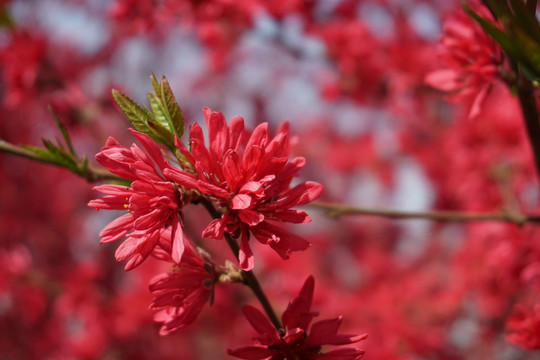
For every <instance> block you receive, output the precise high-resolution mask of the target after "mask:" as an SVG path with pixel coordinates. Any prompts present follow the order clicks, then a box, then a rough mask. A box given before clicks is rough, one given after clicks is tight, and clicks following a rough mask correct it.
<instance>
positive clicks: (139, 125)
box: [112, 89, 153, 135]
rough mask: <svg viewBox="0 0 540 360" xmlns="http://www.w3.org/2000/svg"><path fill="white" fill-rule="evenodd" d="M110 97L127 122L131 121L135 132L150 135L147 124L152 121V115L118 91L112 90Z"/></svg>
mask: <svg viewBox="0 0 540 360" xmlns="http://www.w3.org/2000/svg"><path fill="white" fill-rule="evenodd" d="M112 96H113V98H114V100H115V101H116V103H117V104H118V106H120V109H122V111H123V112H124V114H126V116H127V118H128V119H129V121H131V124H132V125H133V127H134V128H135V130H137V131H140V132H142V133H144V134H147V135H150V134H149V132H150V131H149V128H148V122H149V121H152V120H153V119H152V114H150V112H149V111H148V110H147V109H144V108H142V107H141V106H140V105H139V104H137V103H136V102H135V101H133V100H132V99H131V98H129V97H128V96H127V95H125V94H123V93H121V92H120V91H118V90H115V89H113V90H112Z"/></svg>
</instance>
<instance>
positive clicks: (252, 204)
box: [165, 108, 322, 270]
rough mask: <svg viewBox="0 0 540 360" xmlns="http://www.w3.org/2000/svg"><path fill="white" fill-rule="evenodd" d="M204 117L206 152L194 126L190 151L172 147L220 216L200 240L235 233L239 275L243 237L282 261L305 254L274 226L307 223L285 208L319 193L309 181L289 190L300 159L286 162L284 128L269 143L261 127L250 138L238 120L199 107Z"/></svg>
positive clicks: (296, 240)
mask: <svg viewBox="0 0 540 360" xmlns="http://www.w3.org/2000/svg"><path fill="white" fill-rule="evenodd" d="M204 117H205V121H206V126H207V128H208V140H209V141H208V142H209V146H208V147H206V145H205V142H204V135H203V131H202V129H201V128H200V126H199V125H197V124H194V125H193V126H192V127H191V132H190V145H191V146H190V152H188V151H187V149H186V148H185V147H184V146H183V145H182V144H180V143H177V146H178V147H179V148H180V150H181V151H182V152H183V153H184V155H185V156H186V157H187V158H188V160H189V161H190V162H191V163H192V164H193V165H194V167H195V171H196V173H197V176H198V189H199V190H200V191H201V192H202V193H204V194H206V195H207V196H210V197H211V198H212V199H213V201H214V203H215V204H216V205H217V207H218V208H219V210H220V211H222V213H223V215H222V217H221V218H219V219H216V220H214V221H212V222H211V223H210V224H209V225H208V227H207V228H206V229H205V230H204V232H203V236H204V237H207V238H210V239H222V238H223V233H224V232H227V233H230V234H233V233H235V232H237V231H239V232H240V235H239V236H240V254H239V255H240V266H241V267H242V269H244V270H250V269H252V268H253V265H254V260H253V254H252V251H251V248H250V245H249V243H248V239H249V232H251V233H252V234H253V235H254V236H255V238H256V239H257V240H258V241H259V242H261V243H262V244H267V245H269V246H270V247H272V249H274V250H275V251H276V252H277V253H278V254H279V255H280V256H281V257H282V258H283V259H287V258H288V257H289V255H290V253H291V252H292V251H300V250H305V249H307V248H308V247H309V245H310V244H309V242H308V241H307V240H305V239H303V238H301V237H299V236H296V235H294V234H291V233H290V232H288V231H286V230H284V229H282V228H281V227H279V226H278V225H276V222H292V223H304V222H309V221H311V219H310V217H309V216H308V215H307V214H306V212H304V211H302V210H291V207H294V206H298V205H303V204H306V203H309V202H311V201H313V200H315V199H316V198H317V197H318V196H319V195H320V194H321V191H322V186H321V185H320V184H318V183H315V182H310V181H308V182H304V183H301V184H299V185H297V186H295V187H293V188H290V183H291V180H292V179H293V177H294V176H296V174H297V173H298V171H299V170H300V169H301V168H302V167H303V166H304V164H305V159H304V158H302V157H295V158H293V159H291V160H290V161H289V128H288V123H284V124H283V125H282V126H281V127H280V128H279V129H278V131H277V133H276V135H275V136H274V137H273V138H271V137H269V135H268V124H267V123H263V124H261V125H259V126H257V128H256V129H255V130H254V131H253V133H251V134H250V133H249V132H247V131H246V130H245V129H244V120H243V118H241V117H239V116H237V117H234V118H232V119H231V120H230V122H229V124H228V125H227V123H226V121H225V118H224V117H223V115H222V114H221V113H219V112H212V111H211V110H210V109H208V108H204ZM165 174H166V175H167V176H169V177H170V178H171V179H173V180H175V181H176V179H177V178H178V179H179V180H181V178H180V177H181V176H183V174H182V171H179V170H177V169H173V168H170V169H166V170H165Z"/></svg>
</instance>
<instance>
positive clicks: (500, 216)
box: [307, 201, 540, 225]
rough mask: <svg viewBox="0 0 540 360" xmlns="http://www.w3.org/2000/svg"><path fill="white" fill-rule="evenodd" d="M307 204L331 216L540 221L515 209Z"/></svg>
mask: <svg viewBox="0 0 540 360" xmlns="http://www.w3.org/2000/svg"><path fill="white" fill-rule="evenodd" d="M307 206H311V207H314V208H318V209H322V210H325V211H326V214H327V215H328V216H330V217H334V218H337V217H340V216H343V215H368V216H379V217H386V218H394V219H425V220H438V221H506V222H511V223H515V224H518V225H523V224H524V223H526V222H540V215H524V214H520V213H518V212H513V211H501V212H497V213H467V212H459V211H398V210H388V209H371V208H360V207H354V206H348V205H343V204H334V203H327V202H321V201H314V202H312V203H310V204H308V205H307Z"/></svg>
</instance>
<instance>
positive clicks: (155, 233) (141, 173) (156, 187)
mask: <svg viewBox="0 0 540 360" xmlns="http://www.w3.org/2000/svg"><path fill="white" fill-rule="evenodd" d="M131 132H132V134H133V135H134V136H135V137H136V138H137V140H139V141H140V143H141V144H142V145H143V147H144V148H145V150H146V151H147V153H148V154H147V153H145V152H144V151H143V150H142V149H141V148H139V147H138V146H137V145H135V144H133V145H132V146H131V148H126V147H123V146H121V145H120V144H119V143H118V142H117V141H116V140H115V139H113V138H109V139H108V140H107V144H106V145H105V147H104V148H103V149H102V150H101V152H100V153H98V154H97V155H96V159H97V160H98V162H99V163H100V164H101V165H103V166H104V167H106V168H107V169H108V170H109V171H111V172H112V173H113V174H116V175H119V176H121V177H123V178H126V179H128V180H131V181H133V182H132V184H131V186H121V185H100V186H96V187H94V189H95V190H98V191H100V192H102V193H104V194H106V195H107V196H105V197H103V198H101V199H96V200H92V201H90V202H89V203H88V205H89V206H91V207H94V208H96V209H98V210H99V209H109V210H110V209H114V210H127V211H128V213H127V214H125V215H122V216H121V217H119V218H117V219H115V220H113V221H112V222H111V223H110V224H109V225H107V226H106V227H105V228H104V229H103V230H102V231H101V233H100V237H101V242H102V243H105V242H110V241H114V240H118V239H120V238H122V237H123V236H126V239H125V240H124V242H123V243H122V244H121V245H120V247H118V249H117V250H116V259H117V260H118V261H122V260H126V259H129V261H128V262H127V264H126V266H125V269H126V270H131V269H133V268H134V267H136V266H138V265H139V264H141V263H142V262H143V261H144V260H145V259H146V258H147V257H148V256H149V255H150V254H152V252H153V251H154V249H155V248H156V247H160V248H161V249H167V250H168V251H169V253H170V255H171V256H172V260H173V261H174V262H176V263H179V262H180V259H181V258H182V254H183V252H184V239H183V237H184V235H183V231H182V227H181V218H182V212H181V211H182V207H183V205H184V202H183V193H182V192H181V191H179V189H178V186H177V185H176V184H174V183H173V182H171V181H170V180H168V179H167V178H165V177H164V176H163V175H162V173H163V171H164V170H165V169H166V168H168V167H170V165H169V163H168V162H167V160H165V159H164V157H163V154H162V153H161V150H160V149H159V147H158V146H157V145H156V144H155V143H154V142H153V141H152V139H150V137H148V136H147V135H144V134H141V133H139V132H137V131H134V130H131ZM186 176H188V175H184V177H183V178H182V177H179V176H177V180H178V181H179V183H180V184H184V185H186V183H185V181H183V180H182V179H184V180H185V179H186ZM167 228H170V229H171V236H170V237H166V238H164V237H162V233H163V232H164V231H165V230H166V229H167ZM165 239H167V240H165Z"/></svg>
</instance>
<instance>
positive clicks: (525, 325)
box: [506, 304, 540, 350]
mask: <svg viewBox="0 0 540 360" xmlns="http://www.w3.org/2000/svg"><path fill="white" fill-rule="evenodd" d="M506 330H507V332H508V334H507V336H506V340H507V341H508V342H510V343H512V344H515V345H518V346H521V347H523V348H525V349H528V350H532V349H540V304H536V305H535V306H534V308H532V309H528V308H527V307H526V306H525V305H522V304H517V305H516V306H514V309H513V311H512V314H511V315H510V317H509V318H508V320H507V321H506Z"/></svg>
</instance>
